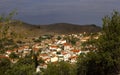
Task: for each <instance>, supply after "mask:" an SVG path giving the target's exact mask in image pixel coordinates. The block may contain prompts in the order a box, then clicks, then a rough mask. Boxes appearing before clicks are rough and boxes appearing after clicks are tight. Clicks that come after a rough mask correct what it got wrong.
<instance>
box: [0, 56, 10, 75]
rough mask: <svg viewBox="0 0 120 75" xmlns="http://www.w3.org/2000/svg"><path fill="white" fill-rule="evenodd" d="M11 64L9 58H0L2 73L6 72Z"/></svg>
mask: <svg viewBox="0 0 120 75" xmlns="http://www.w3.org/2000/svg"><path fill="white" fill-rule="evenodd" d="M10 64H11V63H10V60H9V59H8V58H0V75H4V74H6V71H7V70H9V69H10Z"/></svg>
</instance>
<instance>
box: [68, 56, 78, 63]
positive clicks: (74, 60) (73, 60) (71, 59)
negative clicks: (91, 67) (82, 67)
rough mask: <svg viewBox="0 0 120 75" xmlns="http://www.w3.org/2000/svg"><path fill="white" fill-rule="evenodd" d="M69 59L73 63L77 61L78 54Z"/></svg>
mask: <svg viewBox="0 0 120 75" xmlns="http://www.w3.org/2000/svg"><path fill="white" fill-rule="evenodd" d="M69 60H70V62H71V63H76V62H77V56H71V57H70V58H69Z"/></svg>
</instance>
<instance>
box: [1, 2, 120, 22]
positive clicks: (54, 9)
mask: <svg viewBox="0 0 120 75" xmlns="http://www.w3.org/2000/svg"><path fill="white" fill-rule="evenodd" d="M119 2H120V1H118V0H0V9H1V10H2V11H0V13H1V12H6V11H7V12H8V11H11V10H13V9H18V13H19V14H18V16H17V17H18V19H22V20H24V21H26V22H29V23H36V24H37V23H40V24H41V23H43V24H44V23H54V22H63V21H64V22H72V23H79V24H81V23H82V24H86V23H90V22H91V23H95V24H101V21H100V20H101V18H102V17H103V16H105V15H107V14H109V13H111V12H112V11H113V9H117V10H118V11H120V8H119V7H120V4H119Z"/></svg>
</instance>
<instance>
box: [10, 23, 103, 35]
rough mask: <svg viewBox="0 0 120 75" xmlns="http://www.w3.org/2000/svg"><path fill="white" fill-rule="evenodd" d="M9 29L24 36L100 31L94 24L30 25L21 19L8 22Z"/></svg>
mask: <svg viewBox="0 0 120 75" xmlns="http://www.w3.org/2000/svg"><path fill="white" fill-rule="evenodd" d="M10 29H11V30H14V31H15V32H16V33H18V34H21V35H24V36H26V37H28V36H29V37H34V36H40V35H44V34H71V33H83V32H87V33H91V32H92V33H94V32H99V31H101V28H100V27H98V26H96V25H94V24H90V25H76V24H69V23H55V24H49V25H31V24H28V23H24V22H21V21H15V22H12V23H11V24H10Z"/></svg>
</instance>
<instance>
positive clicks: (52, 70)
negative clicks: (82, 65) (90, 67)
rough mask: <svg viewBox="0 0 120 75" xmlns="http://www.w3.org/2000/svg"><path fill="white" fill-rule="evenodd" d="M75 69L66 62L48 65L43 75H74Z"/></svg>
mask: <svg viewBox="0 0 120 75" xmlns="http://www.w3.org/2000/svg"><path fill="white" fill-rule="evenodd" d="M73 69H75V68H73V66H71V64H69V63H67V62H58V63H55V64H53V63H50V64H49V65H48V67H47V69H46V70H45V71H44V75H75V72H73V71H74V70H73Z"/></svg>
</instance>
